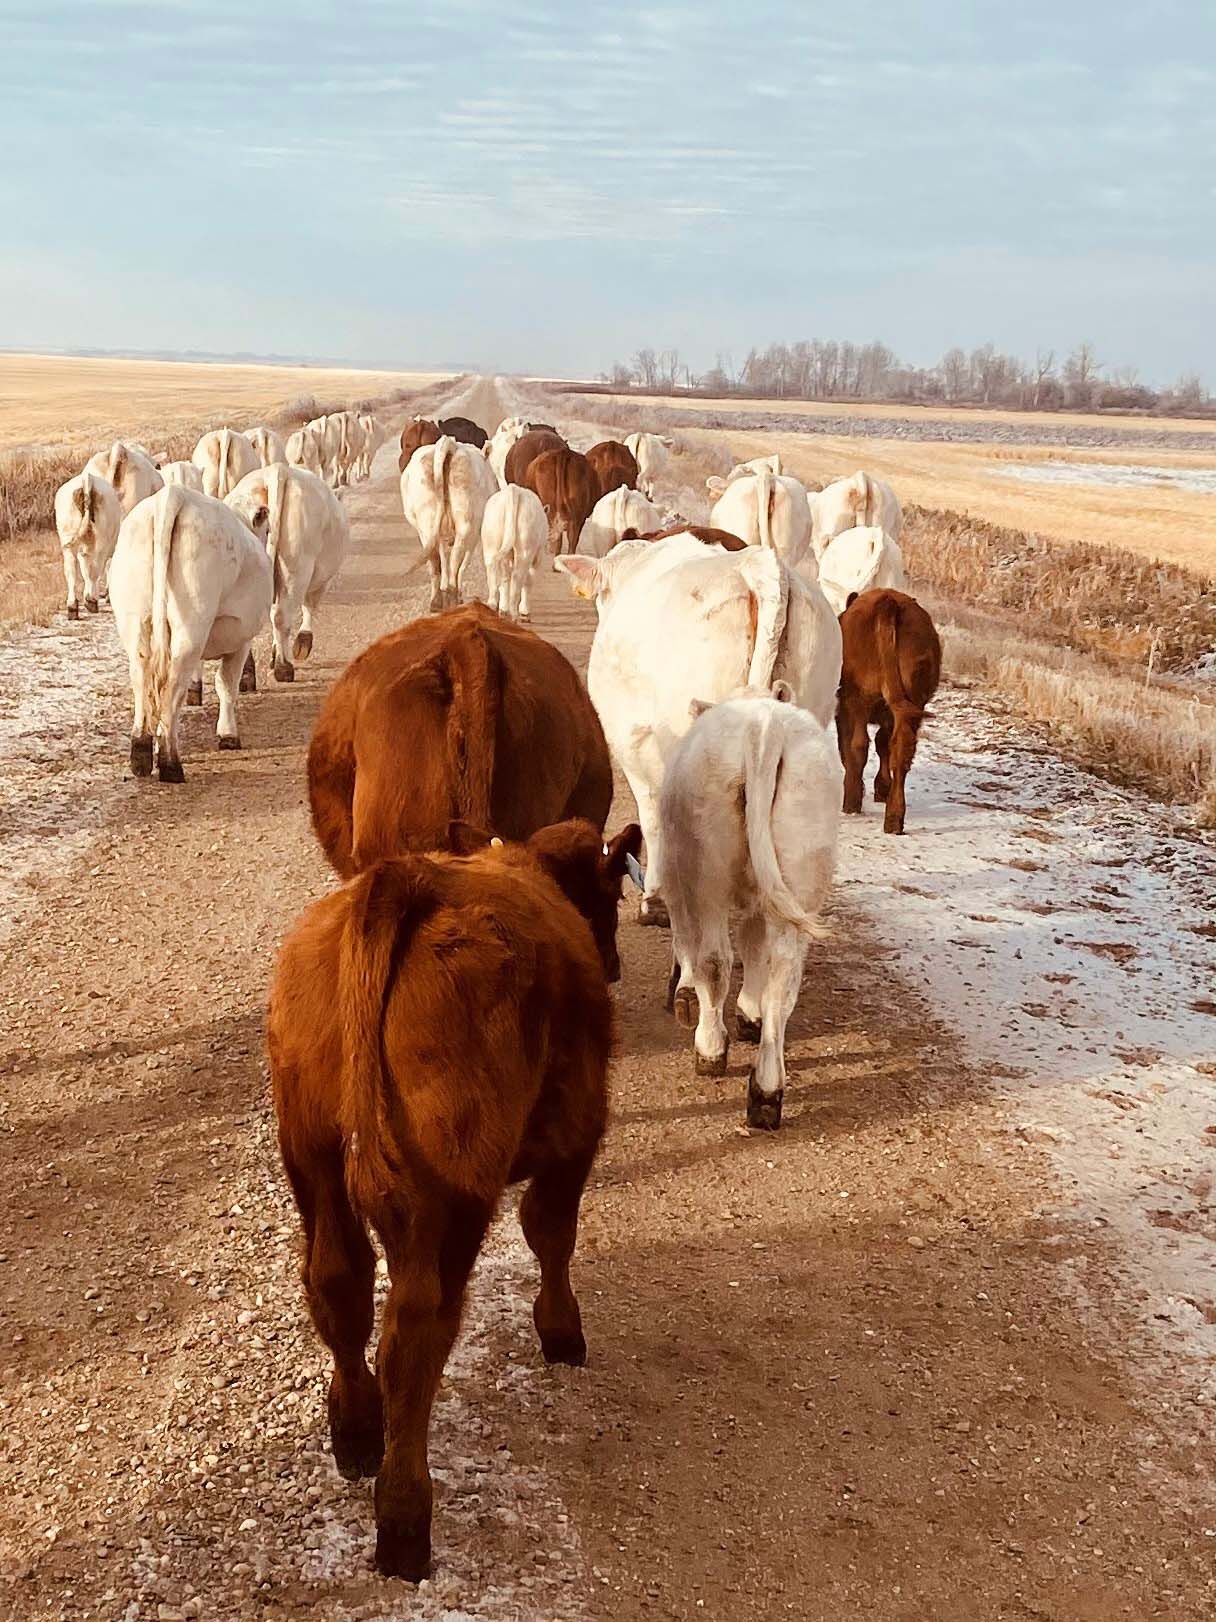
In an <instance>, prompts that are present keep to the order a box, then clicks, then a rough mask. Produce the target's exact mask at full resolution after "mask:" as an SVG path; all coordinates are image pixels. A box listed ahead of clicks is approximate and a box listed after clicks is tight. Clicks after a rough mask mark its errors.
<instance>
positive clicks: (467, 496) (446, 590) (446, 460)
mask: <svg viewBox="0 0 1216 1622" xmlns="http://www.w3.org/2000/svg"><path fill="white" fill-rule="evenodd" d="M495 488H496V482H495V479H494V473H493V470H492V469H491V467H490V465H489V463H488V462H487V461H486V459H485V457H484V456H483V455H482V454H481V452H480V451H479V450H477V449H475V448H474V447H473V446H472V445H458V444H457V442H456V441H455V440H454V439H453V438H452V436H451V435H450V434H443V435H441V436H440V438H439V440H438V441H437V442H436V443H435V444H434V445H420V446H419V447H418V449H417V450H416V451H415V452H414V454H413V456H412V457H411V458H410V460H409V462H408V463H407V464H406V468H405V472H404V473H402V475H401V510H402V512H403V513H404V515H405V521H406V524H407V525H409V526H410V528H411V529H413V531H414V532H415V534H416V535H417V536H418V540H419V542H420V543H421V546H422V554H423V556H424V557H425V558H426V566H427V568H428V569H429V570H430V575H431V608H430V611H431V613H432V614H433V613H435V612H436V611H437V610H438V609H441V608H450V607H451V606H452V605H453V604H454V603H458V602H459V601H460V584H461V576H462V575H463V574H464V570H465V567H466V565H467V563H468V561H469V554H470V551H471V548H472V546H473V543H474V541H475V540H476V538H477V537H478V536H479V535H480V533H481V520H482V517H483V515H484V513H485V510H486V502H487V501H488V500H489V499H490V497H491V496H492V495H493V494H494V491H495Z"/></svg>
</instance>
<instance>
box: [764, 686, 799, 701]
mask: <svg viewBox="0 0 1216 1622" xmlns="http://www.w3.org/2000/svg"><path fill="white" fill-rule="evenodd" d="M769 691H770V692H771V693H772V695H773V697H774V698H775V699H776V700H777V702H778V704H792V703H793V702H794V689H793V688H792V687H791V686H790V684H789V682H787V681H775V682H774V683H773V685H772V687H771V688H770V689H769Z"/></svg>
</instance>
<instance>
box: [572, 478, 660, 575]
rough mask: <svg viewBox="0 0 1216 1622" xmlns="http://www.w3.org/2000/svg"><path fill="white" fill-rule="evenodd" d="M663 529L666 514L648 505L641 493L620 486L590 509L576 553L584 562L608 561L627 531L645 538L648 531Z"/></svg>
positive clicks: (602, 497) (650, 504) (648, 502)
mask: <svg viewBox="0 0 1216 1622" xmlns="http://www.w3.org/2000/svg"><path fill="white" fill-rule="evenodd" d="M662 527H663V514H662V513H661V512H660V510H659V509H658V507H656V506H655V505H654V503H653V502H650V501H647V499H646V497H645V496H644V495H642V493H641V491H639V490H630V489H629V488H628V486H627V485H621V487H620V488H619V489H618V490H610V491H609V492H608V494H607V495H606V496H601V497H600V499H599V500H598V501H597V502H596V504H595V506H594V507H593V508H592V509H591V516H590V517H589V518H588V519H587V522H586V523H585V524H584V525H583V528H582V533H581V534H580V535H579V538H578V546H577V547H576V548H575V551H577V552H580V553H582V555H583V557H585V558H603V557H607V556H608V553H609V552H611V551H612V548H613V547H614V546H615V545H616V543H617V542H618V541H619V540H620V538H621V536H622V535H623V534H624V533H625V531H626V530H627V529H636V530H637V531H638V533H639V534H641V535H644V534H645V533H646V531H647V530H651V529H662Z"/></svg>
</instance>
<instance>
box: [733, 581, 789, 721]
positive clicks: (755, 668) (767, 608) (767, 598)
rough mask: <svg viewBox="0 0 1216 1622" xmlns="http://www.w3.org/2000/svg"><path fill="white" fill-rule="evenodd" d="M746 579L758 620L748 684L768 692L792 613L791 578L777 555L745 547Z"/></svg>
mask: <svg viewBox="0 0 1216 1622" xmlns="http://www.w3.org/2000/svg"><path fill="white" fill-rule="evenodd" d="M739 556H740V559H745V560H746V562H745V563H744V568H745V570H746V574H745V578H746V580H747V583H748V586H749V587H750V589H751V596H752V604H753V608H752V613H753V616H754V619H755V641H754V642H753V644H752V656H751V660H750V662H749V664H748V670H747V685H748V686H749V687H759V688H762V689H763V690H764V691H765V692H768V691H769V690H770V688H771V687H772V685H773V681H774V679H775V676H776V671H777V660H778V658H779V657H780V655H781V643H782V639H783V638H784V636H785V621H786V616H787V614H788V612H789V599H790V581H789V575H788V574H787V573H786V571H785V569H784V568H783V566H782V564H781V561H780V559H779V558H778V556H777V554H776V553H775V552H772V551H767V552H766V551H764V550H763V549H759V550H751V549H746V550H744V551H743V552H741V553H740V554H739Z"/></svg>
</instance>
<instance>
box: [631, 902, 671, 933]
mask: <svg viewBox="0 0 1216 1622" xmlns="http://www.w3.org/2000/svg"><path fill="white" fill-rule="evenodd" d="M638 923H639V924H641V925H642V926H643V927H644V928H645V927H647V926H653V927H654V928H655V929H670V928H671V914H670V913H669V912H668V911H667V905H666V903H665V902H663V901H661V900H660V899H659V897H658V896H657V895H655V896H643V898H642V901H641V904H640V905H639V907H638Z"/></svg>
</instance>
